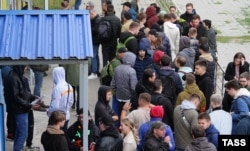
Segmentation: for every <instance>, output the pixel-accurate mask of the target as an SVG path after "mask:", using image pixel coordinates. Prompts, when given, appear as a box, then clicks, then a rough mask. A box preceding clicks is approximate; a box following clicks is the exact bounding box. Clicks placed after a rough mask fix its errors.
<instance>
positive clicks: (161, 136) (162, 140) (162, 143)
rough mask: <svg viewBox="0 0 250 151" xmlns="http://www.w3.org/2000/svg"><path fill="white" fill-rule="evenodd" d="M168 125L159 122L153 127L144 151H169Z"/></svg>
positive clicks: (146, 140)
mask: <svg viewBox="0 0 250 151" xmlns="http://www.w3.org/2000/svg"><path fill="white" fill-rule="evenodd" d="M165 133H166V125H165V124H164V123H162V122H160V121H157V122H155V123H153V124H152V125H151V128H150V131H149V133H148V134H147V136H146V138H145V145H144V147H143V149H144V151H156V150H157V151H167V150H168V149H169V144H168V142H169V137H165Z"/></svg>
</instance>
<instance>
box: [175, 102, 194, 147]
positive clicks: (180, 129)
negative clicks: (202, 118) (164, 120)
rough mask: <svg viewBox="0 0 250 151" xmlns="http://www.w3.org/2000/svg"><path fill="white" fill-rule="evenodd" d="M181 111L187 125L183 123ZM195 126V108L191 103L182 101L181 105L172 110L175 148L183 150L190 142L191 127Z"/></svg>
mask: <svg viewBox="0 0 250 151" xmlns="http://www.w3.org/2000/svg"><path fill="white" fill-rule="evenodd" d="M181 110H183V114H184V117H185V119H186V121H187V123H188V124H186V123H185V122H184V119H183V116H182V114H181ZM196 124H198V112H197V111H196V106H195V105H194V104H193V103H192V102H190V101H188V100H184V101H183V102H182V103H181V105H178V106H177V107H176V108H175V109H174V129H175V144H176V147H177V148H180V149H185V148H186V147H187V146H188V144H190V143H191V142H192V140H193V138H192V134H191V127H193V126H194V125H196Z"/></svg>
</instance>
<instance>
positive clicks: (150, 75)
mask: <svg viewBox="0 0 250 151" xmlns="http://www.w3.org/2000/svg"><path fill="white" fill-rule="evenodd" d="M155 78H156V77H155V71H154V70H153V69H152V68H147V69H145V70H144V71H143V76H142V80H143V81H148V82H150V83H153V82H154V81H155Z"/></svg>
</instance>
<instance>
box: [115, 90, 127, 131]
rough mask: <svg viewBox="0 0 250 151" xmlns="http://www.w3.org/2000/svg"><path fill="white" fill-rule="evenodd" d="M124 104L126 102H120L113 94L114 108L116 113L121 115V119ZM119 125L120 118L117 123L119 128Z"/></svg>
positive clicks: (116, 125)
mask: <svg viewBox="0 0 250 151" xmlns="http://www.w3.org/2000/svg"><path fill="white" fill-rule="evenodd" d="M124 104H125V102H119V101H118V100H117V98H116V95H113V97H112V110H113V111H114V112H115V113H116V115H117V116H118V117H119V119H120V116H121V111H122V108H123V105H124ZM119 126H120V120H118V121H117V122H116V123H115V127H117V128H118V127H119Z"/></svg>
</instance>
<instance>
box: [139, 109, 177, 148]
mask: <svg viewBox="0 0 250 151" xmlns="http://www.w3.org/2000/svg"><path fill="white" fill-rule="evenodd" d="M163 116H164V110H163V107H162V106H154V107H152V108H151V110H150V117H151V118H150V121H149V122H146V123H144V124H142V125H141V126H140V128H139V138H140V139H139V140H140V141H139V145H138V149H139V150H140V151H142V150H143V146H144V140H145V137H146V134H147V132H148V130H149V129H150V126H151V125H152V124H153V123H155V122H157V121H158V122H159V121H160V122H161V121H162V118H163ZM165 137H167V138H169V139H168V141H167V143H168V144H169V148H168V149H169V150H170V151H174V149H175V142H174V136H173V132H172V130H171V127H170V126H168V125H166V127H165V135H164V138H165ZM166 149H167V148H166Z"/></svg>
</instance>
